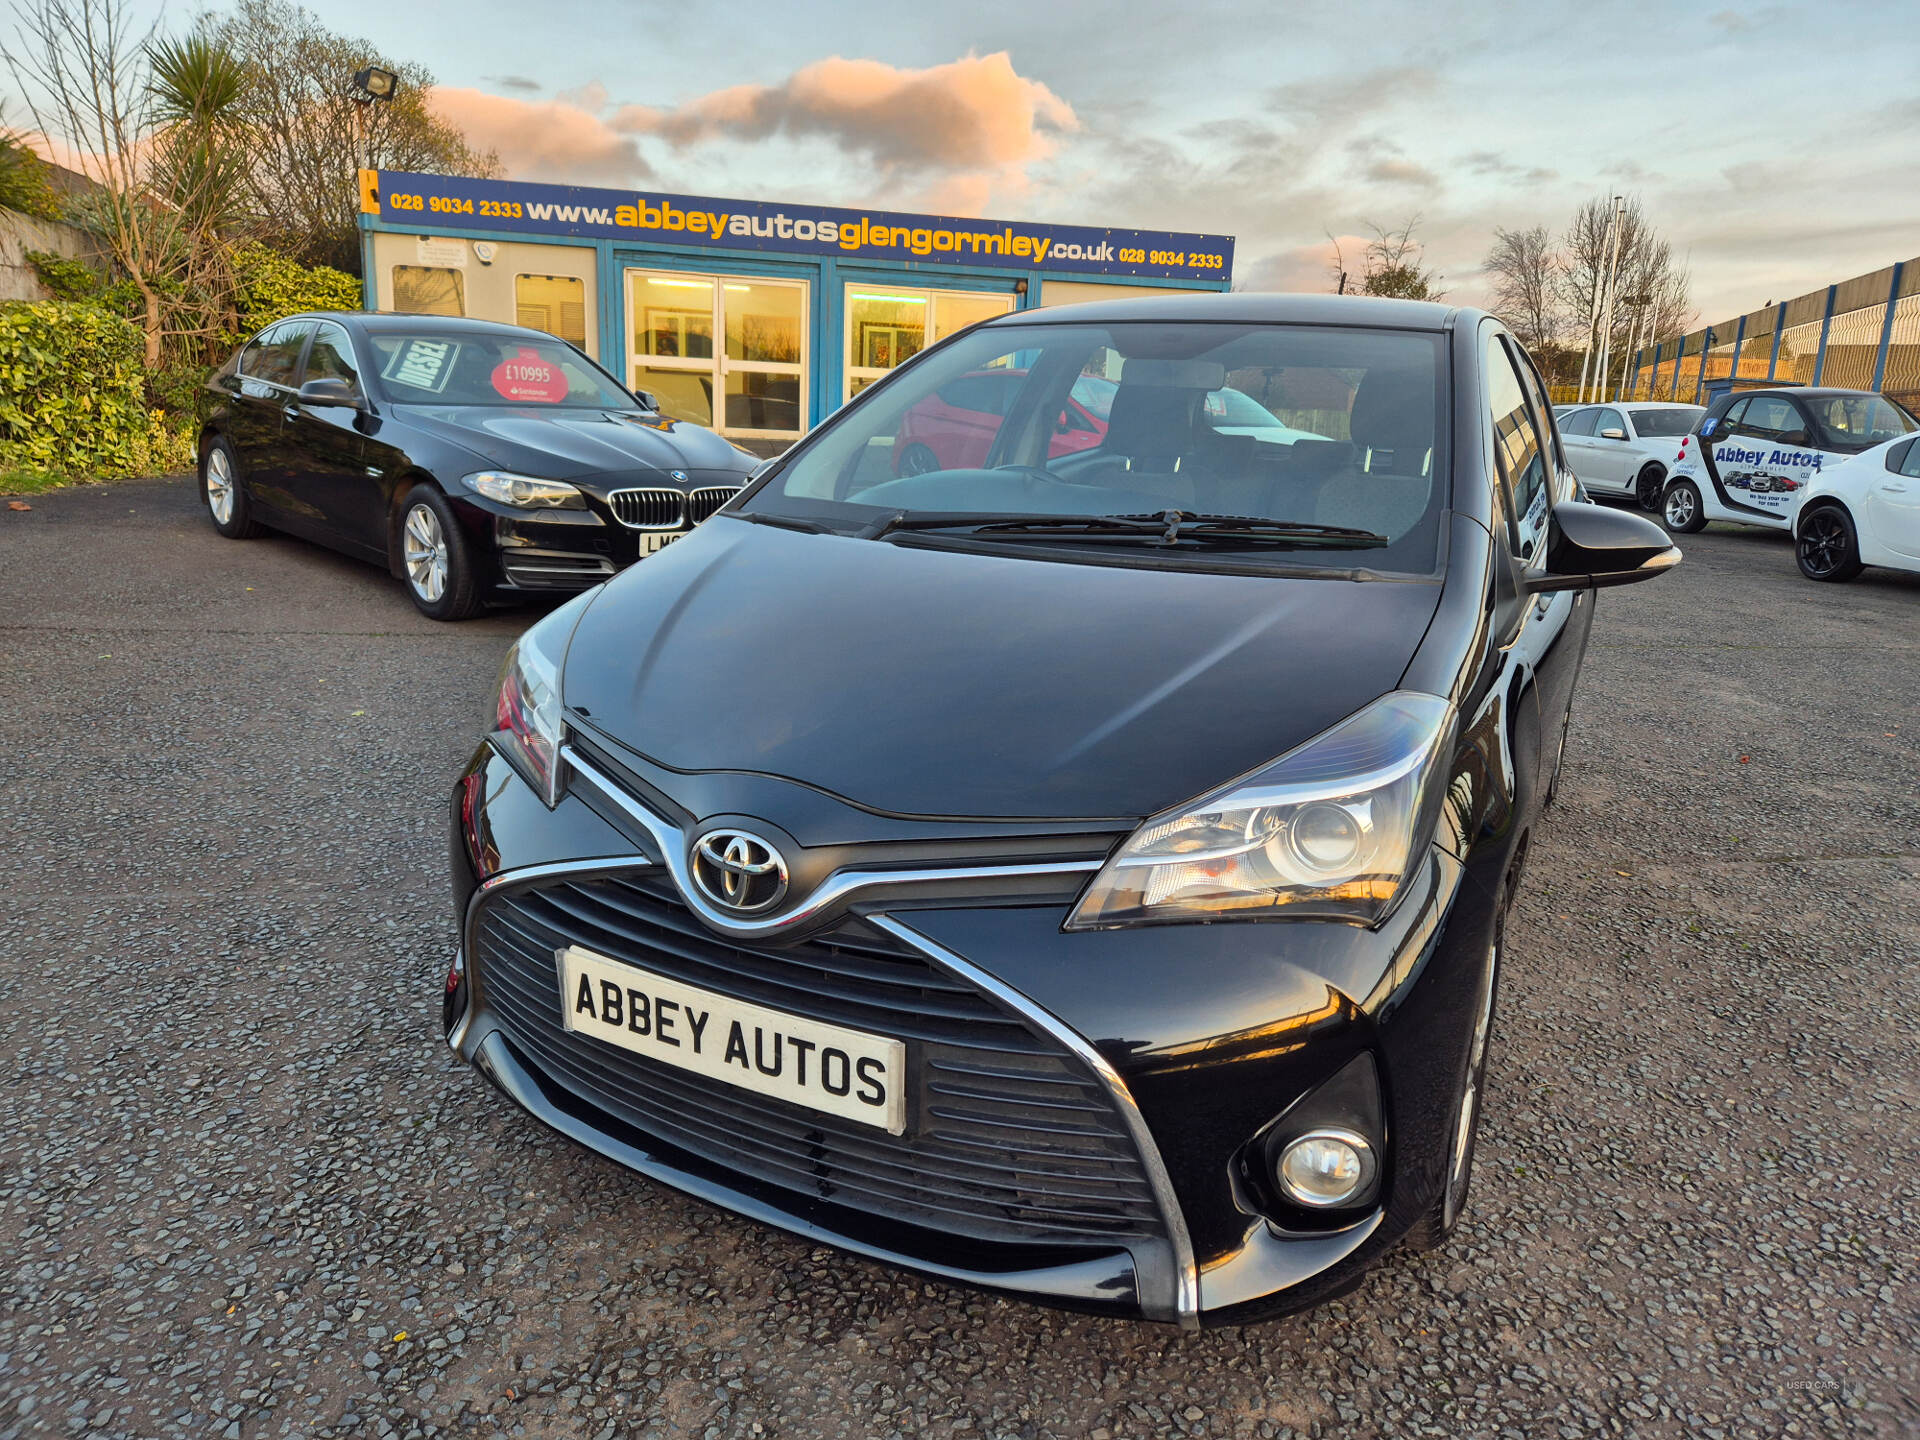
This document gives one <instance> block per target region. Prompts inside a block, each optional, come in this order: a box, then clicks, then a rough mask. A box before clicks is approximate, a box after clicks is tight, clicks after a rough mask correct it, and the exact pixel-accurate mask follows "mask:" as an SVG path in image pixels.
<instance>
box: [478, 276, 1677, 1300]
mask: <svg viewBox="0 0 1920 1440" xmlns="http://www.w3.org/2000/svg"><path fill="white" fill-rule="evenodd" d="M994 370H1002V371H1005V372H1006V374H1007V375H1008V385H1007V399H1008V403H1007V404H1006V405H1005V406H1004V407H1003V408H1001V410H1000V413H998V414H997V415H995V416H993V417H992V419H993V421H994V424H995V429H994V433H993V435H992V437H991V442H990V444H988V445H986V447H985V450H984V455H983V456H974V457H970V458H973V459H976V460H977V461H978V463H976V464H968V465H966V466H965V468H941V467H940V466H935V467H934V468H932V469H930V470H928V469H923V470H920V471H916V472H914V473H910V474H905V475H903V474H901V473H900V467H898V466H897V465H895V463H894V450H895V448H896V446H897V445H898V444H899V443H900V436H901V431H902V426H903V424H906V423H907V422H908V419H909V417H910V416H911V415H912V414H913V413H914V411H915V407H916V406H917V405H921V404H923V403H924V402H925V401H926V399H927V397H929V396H932V395H936V394H937V393H939V391H940V390H941V387H943V386H946V385H949V384H951V383H952V382H954V381H955V380H957V379H959V378H961V377H965V376H972V375H978V374H980V373H982V372H990V371H994ZM1083 376H1095V377H1099V378H1101V379H1103V380H1105V381H1108V382H1111V384H1112V387H1113V389H1112V408H1111V412H1110V415H1109V417H1108V421H1107V428H1106V430H1105V433H1104V434H1103V435H1102V436H1101V437H1100V439H1099V443H1098V444H1097V445H1095V446H1093V447H1091V448H1087V447H1085V446H1083V445H1081V444H1079V443H1078V442H1079V439H1080V438H1081V437H1075V440H1076V443H1075V444H1074V445H1073V446H1071V447H1070V446H1065V445H1061V444H1059V443H1057V442H1058V440H1059V437H1060V433H1061V429H1060V427H1061V426H1062V425H1063V423H1065V422H1064V421H1063V418H1062V417H1063V416H1064V415H1066V413H1067V412H1066V400H1067V397H1068V395H1069V393H1070V392H1071V390H1072V389H1073V387H1074V385H1075V383H1076V382H1077V381H1079V380H1080V379H1081V377H1083ZM1224 391H1237V392H1239V393H1240V394H1242V395H1244V396H1247V397H1250V398H1251V399H1252V400H1253V401H1255V402H1257V404H1258V405H1259V407H1261V409H1262V410H1263V411H1264V412H1265V413H1267V414H1268V415H1270V416H1272V417H1273V418H1274V419H1275V420H1277V421H1278V422H1279V423H1277V424H1273V425H1265V424H1262V425H1257V426H1247V425H1244V424H1231V423H1230V417H1231V416H1232V415H1233V414H1234V413H1235V410H1234V407H1233V406H1231V405H1223V404H1219V403H1216V402H1214V401H1213V400H1211V399H1210V397H1215V396H1218V395H1220V394H1221V393H1222V392H1224ZM1240 408H1241V409H1245V407H1240ZM1577 494H1578V492H1577V489H1576V481H1575V479H1574V477H1573V474H1572V472H1571V471H1570V470H1569V469H1568V468H1567V465H1566V462H1565V459H1564V457H1563V456H1562V454H1561V450H1560V445H1559V441H1558V438H1557V436H1556V433H1555V430H1554V425H1553V419H1552V412H1551V410H1550V409H1549V407H1548V404H1547V397H1546V392H1545V390H1544V389H1543V388H1542V386H1541V383H1540V379H1539V376H1538V374H1537V373H1536V371H1535V369H1534V367H1533V365H1532V364H1531V362H1530V361H1529V360H1528V358H1527V356H1526V355H1525V353H1524V352H1523V351H1522V350H1521V349H1520V347H1519V346H1518V345H1517V344H1516V343H1515V342H1514V340H1513V338H1512V337H1511V336H1510V335H1509V334H1508V333H1507V332H1506V331H1505V330H1503V329H1502V328H1501V326H1500V325H1499V324H1498V323H1497V322H1496V321H1495V320H1494V319H1492V318H1491V317H1490V316H1487V315H1484V314H1480V313H1478V312H1475V311H1471V310H1460V309H1450V308H1447V307H1445V306H1440V305H1427V304H1416V303H1412V302H1403V301H1389V300H1370V299H1354V298H1346V297H1305V296H1275V295H1196V296H1191V297H1168V298H1156V299H1143V300H1138V301H1119V302H1109V303H1100V304H1094V305H1085V306H1076V307H1070V308H1063V309H1060V310H1047V311H1042V312H1039V313H1037V314H1025V315H1013V316H1008V317H1005V318H1003V319H996V320H993V321H990V322H988V323H986V324H983V325H980V326H977V327H975V328H973V329H971V330H968V331H964V332H962V333H960V334H959V335H956V336H955V337H953V338H951V339H950V340H948V341H946V342H944V343H942V344H940V345H938V346H935V347H934V348H933V349H931V350H928V351H927V352H925V353H924V354H922V355H920V356H918V357H916V358H915V359H913V360H912V361H910V362H909V363H907V364H905V365H903V366H901V367H900V368H899V369H898V370H896V371H894V372H893V373H892V375H890V376H889V377H888V378H887V379H885V380H883V381H882V382H880V383H878V384H876V385H874V386H872V387H870V388H869V389H867V390H866V391H864V392H863V393H862V394H861V395H860V397H859V398H858V399H857V400H856V401H855V402H854V403H853V404H852V405H850V406H849V407H848V408H847V409H845V410H843V411H842V412H841V413H840V414H839V415H837V416H835V417H834V418H833V419H832V420H831V421H829V422H828V423H827V424H825V425H823V426H822V427H820V428H819V429H818V430H816V431H815V432H814V433H813V434H812V435H811V436H809V437H808V438H807V439H806V440H805V441H804V442H802V443H801V444H800V445H799V446H798V447H796V448H795V449H794V450H792V451H790V452H789V453H788V454H787V455H786V456H785V457H784V458H783V459H782V460H781V461H779V462H777V463H776V465H775V466H774V468H772V469H771V470H770V471H769V472H768V473H766V474H765V475H763V476H761V477H760V478H759V479H758V480H757V481H756V483H755V484H754V485H753V486H752V487H750V488H749V489H748V491H747V492H746V493H745V494H744V495H743V496H742V497H741V498H740V499H738V500H737V501H734V502H732V503H730V504H729V505H728V506H726V507H725V508H724V509H722V510H721V511H720V513H719V514H718V515H717V516H716V517H715V518H714V519H713V520H712V521H711V522H710V523H708V524H706V525H703V526H702V527H701V528H700V529H699V530H698V531H696V532H695V533H694V534H693V535H691V536H689V537H688V538H687V539H686V540H684V541H682V542H680V543H678V544H676V545H675V546H673V548H672V549H671V550H669V551H667V552H666V553H665V554H663V555H661V556H659V557H657V558H655V559H654V560H652V561H650V562H649V563H647V564H645V565H642V566H639V567H637V568H636V569H634V570H632V571H630V572H628V573H626V574H623V575H621V576H620V577H618V578H617V579H615V580H613V581H612V582H610V583H609V584H607V585H606V586H605V587H603V588H601V589H599V590H597V591H594V592H592V593H591V594H587V595H583V596H580V597H578V598H577V599H575V600H573V601H571V602H569V603H568V604H567V605H565V606H563V607H562V608H561V609H559V610H557V611H555V612H553V613H552V614H551V615H549V616H547V617H546V618H545V619H543V620H542V621H541V622H540V623H539V624H537V625H535V626H534V627H533V628H532V629H530V630H529V631H528V632H527V633H526V634H525V635H523V636H522V637H521V639H520V640H519V642H518V643H517V644H516V646H515V647H514V649H513V651H512V652H511V654H510V656H509V659H508V661H507V664H506V666H505V669H504V672H503V675H502V680H501V685H500V691H499V696H498V709H497V714H498V728H497V729H496V730H495V732H494V733H493V734H492V735H491V736H489V737H488V738H487V740H486V741H485V743H483V744H482V745H481V746H480V748H479V749H478V751H477V752H476V753H475V754H474V756H473V758H472V761H471V762H470V764H469V765H468V767H467V769H466V771H465V773H464V774H463V775H462V776H461V778H460V780H459V782H458V783H457V785H456V786H455V789H454V795H453V810H452V865H453V877H454V892H455V900H456V903H457V908H458V914H459V917H460V946H459V951H458V954H457V956H456V958H455V961H454V963H453V967H452V969H451V971H450V972H449V974H448V977H447V985H446V991H445V995H444V1000H443V1006H444V1018H445V1022H446V1026H447V1032H448V1037H449V1040H450V1043H451V1044H452V1046H453V1048H454V1050H455V1051H456V1052H457V1053H458V1054H459V1055H461V1056H462V1057H464V1058H465V1059H466V1060H468V1061H470V1062H472V1063H473V1064H474V1065H475V1066H477V1067H478V1068H479V1069H480V1070H481V1071H482V1072H483V1073H484V1074H485V1075H486V1076H487V1077H488V1078H490V1079H491V1080H492V1081H493V1082H494V1083H495V1084H496V1085H497V1086H498V1087H499V1088H500V1089H501V1090H503V1091H505V1092H506V1094H507V1095H508V1096H509V1097H511V1098H512V1099H513V1100H515V1101H516V1102H518V1103H519V1104H520V1105H522V1106H524V1107H526V1109H528V1110H529V1111H531V1112H532V1113H533V1114H534V1115H536V1116H538V1117H539V1118H540V1119H542V1120H543V1121H545V1122H546V1123H547V1124H549V1125H551V1126H553V1127H554V1128H556V1129H558V1130H560V1131H561V1132H562V1133H564V1134H566V1135H568V1136H571V1137H572V1138H573V1139H575V1140H577V1141H579V1142H580V1143H582V1144H583V1145H586V1146H588V1147H590V1148H592V1149H594V1150H597V1151H599V1152H600V1153H601V1154H603V1155H606V1156H609V1157H611V1158H612V1159H614V1160H616V1161H618V1162H619V1163H621V1164H624V1165H627V1166H630V1167H632V1168H633V1169H635V1170H638V1171H641V1172H643V1173H644V1174H646V1175H649V1176H652V1177H654V1178H656V1179H658V1180H660V1181H663V1182H665V1183H667V1184H670V1185H673V1186H676V1187H678V1188H680V1189H683V1190H686V1191H690V1192H692V1193H693V1194H695V1195H698V1196H702V1197H704V1198H706V1199H708V1200H711V1201H714V1202H717V1203H719V1204H721V1205H723V1206H726V1207H728V1208H730V1209H732V1210H734V1211H737V1212H738V1213H740V1214H742V1215H746V1216H750V1217H753V1218H755V1219H758V1220H762V1221H766V1222H769V1223H772V1224H775V1225H778V1226H781V1227H784V1228H786V1229H789V1230H792V1231H795V1232H797V1233H799V1234H802V1235H805V1236H808V1237H811V1238H815V1239H819V1240H824V1241H828V1242H831V1243H833V1244H836V1245H839V1246H841V1247H844V1248H845V1249H847V1250H850V1251H853V1252H856V1253H859V1254H862V1255H867V1256H874V1257H880V1258H883V1259H885V1260H887V1261H890V1262H893V1263H897V1264H899V1265H903V1266H907V1267H911V1268H912V1269H915V1270H917V1271H920V1272H923V1273H927V1274H932V1275H939V1276H945V1277H949V1278H952V1279H956V1280H960V1281H964V1282H967V1283H970V1284H975V1285H980V1286H987V1287H991V1288H994V1289H998V1290H1001V1291H1006V1292H1014V1293H1018V1294H1021V1295H1025V1296H1029V1297H1034V1298H1039V1299H1045V1300H1049V1301H1052V1302H1056V1303H1060V1304H1064V1305H1070V1306H1077V1307H1089V1308H1095V1309H1105V1310H1110V1311H1114V1312H1118V1313H1124V1314H1132V1315H1141V1316H1146V1317H1149V1318H1152V1319H1157V1320H1165V1321H1172V1322H1177V1323H1180V1324H1183V1325H1195V1324H1200V1323H1232V1322H1240V1321H1247V1320H1254V1319H1260V1318H1264V1317H1267V1316H1270V1315H1274V1314H1277V1313H1280V1312H1282V1311H1285V1310H1288V1309H1293V1308H1298V1307H1300V1306H1303V1305H1308V1304H1312V1303H1315V1302H1317V1301H1320V1300H1323V1299H1326V1298H1327V1297H1329V1296H1332V1295H1335V1294H1338V1293H1341V1292H1343V1291H1344V1290H1347V1289H1349V1288H1351V1287H1352V1286H1353V1285H1354V1284H1356V1283H1357V1282H1358V1280H1359V1278H1360V1276H1361V1274H1362V1273H1363V1271H1364V1270H1365V1269H1366V1267H1368V1266H1369V1265H1370V1264H1371V1263H1373V1262H1374V1261H1376V1260H1377V1259H1379V1258H1380V1257H1381V1256H1382V1255H1383V1254H1384V1253H1385V1252H1387V1251H1388V1250H1389V1249H1391V1248H1392V1247H1394V1246H1396V1245H1400V1244H1402V1243H1406V1244H1411V1245H1415V1246H1423V1247H1424V1246H1435V1245H1438V1244H1440V1243H1441V1242H1443V1241H1444V1240H1445V1239H1446V1238H1447V1236H1448V1235H1449V1233H1450V1232H1451V1231H1452V1230H1453V1229H1454V1227H1455V1226H1456V1225H1457V1224H1458V1223H1459V1221H1460V1216H1461V1210H1462V1205H1463V1203H1464V1201H1465V1199H1466V1194H1467V1186H1468V1178H1469V1174H1470V1171H1471V1167H1472V1162H1473V1152H1474V1138H1475V1134H1476V1131H1477V1127H1478V1126H1479V1124H1480V1118H1481V1113H1482V1112H1481V1096H1482V1095H1483V1093H1484V1091H1485V1084H1486V1076H1487V1057H1488V1037H1489V1034H1490V1031H1491V1028H1492V1024H1493V1016H1494V1007H1495V1000H1496V996H1497V995H1498V993H1499V988H1500V986H1499V982H1500V975H1501V972H1502V970H1503V969H1504V968H1506V967H1508V966H1512V965H1524V964H1525V963H1526V957H1525V956H1524V955H1510V954H1509V953H1508V952H1507V950H1506V947H1505V944H1504V934H1505V929H1504V927H1505V920H1506V916H1507V913H1508V908H1509V906H1510V905H1511V903H1512V900H1513V895H1514V887H1515V886H1516V885H1517V884H1518V883H1519V881H1520V878H1521V875H1522V873H1523V868H1524V862H1525V859H1526V855H1527V851H1528V847H1529V845H1530V843H1532V836H1533V834H1534V831H1535V827H1536V823H1537V821H1538V820H1539V818H1540V814H1541V810H1542V807H1543V806H1544V805H1545V804H1546V802H1547V799H1548V797H1549V796H1550V795H1551V794H1552V790H1553V784H1554V780H1555V777H1556V774H1557V772H1558V769H1559V764H1560V757H1561V750H1562V741H1563V736H1564V733H1565V729H1566V723H1567V715H1568V707H1569V704H1570V702H1571V698H1572V695H1573V689H1574V681H1575V677H1576V674H1577V672H1578V670H1579V666H1580V661H1581V655H1582V651H1583V649H1584V646H1585V643H1586V639H1587V634H1588V629H1589V627H1590V625H1591V623H1592V619H1593V609H1594V604H1593V592H1594V590H1595V589H1596V588H1597V587H1602V586H1612V585H1618V584H1623V583H1625V582H1628V581H1633V580H1640V579H1643V578H1646V577H1648V576H1651V575H1655V574H1658V573H1660V572H1661V571H1662V570H1664V569H1665V568H1667V567H1669V566H1671V565H1673V564H1674V563H1675V562H1676V561H1677V560H1678V559H1679V553H1678V552H1677V551H1676V550H1674V549H1672V548H1671V547H1670V544H1669V541H1668V539H1667V536H1666V535H1665V533H1664V532H1663V531H1662V530H1661V529H1660V527H1659V526H1658V525H1656V524H1654V523H1652V522H1651V521H1649V520H1647V519H1645V518H1644V517H1640V516H1637V515H1632V514H1627V513H1624V512H1620V511H1614V510H1609V509H1604V508H1600V507H1596V506H1592V505H1588V504H1585V503H1583V502H1581V501H1580V500H1579V499H1578V498H1577Z"/></svg>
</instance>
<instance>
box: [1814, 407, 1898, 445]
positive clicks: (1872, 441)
mask: <svg viewBox="0 0 1920 1440" xmlns="http://www.w3.org/2000/svg"><path fill="white" fill-rule="evenodd" d="M1813 414H1814V419H1815V420H1816V421H1817V422H1818V423H1819V426H1820V429H1821V431H1822V432H1823V434H1824V436H1825V439H1826V442H1827V443H1828V444H1829V445H1831V446H1832V447H1833V448H1834V449H1836V450H1866V449H1870V448H1871V447H1872V446H1875V445H1881V444H1884V443H1885V442H1887V441H1888V440H1891V439H1893V438H1894V437H1895V436H1898V435H1906V434H1909V433H1910V432H1912V430H1913V429H1914V420H1913V417H1912V416H1910V415H1908V414H1907V413H1906V411H1904V410H1902V409H1900V408H1899V407H1898V406H1897V405H1892V404H1889V403H1888V402H1887V401H1885V400H1883V399H1881V398H1880V397H1879V396H1878V395H1823V396H1820V397H1819V398H1817V399H1815V400H1814V401H1813Z"/></svg>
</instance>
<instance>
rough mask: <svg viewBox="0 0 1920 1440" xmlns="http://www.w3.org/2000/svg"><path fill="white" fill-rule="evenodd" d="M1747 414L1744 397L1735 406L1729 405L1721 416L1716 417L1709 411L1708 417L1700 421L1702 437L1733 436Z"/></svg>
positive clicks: (1734, 403) (1735, 402)
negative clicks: (1735, 428) (1736, 427)
mask: <svg viewBox="0 0 1920 1440" xmlns="http://www.w3.org/2000/svg"><path fill="white" fill-rule="evenodd" d="M1746 413H1747V400H1746V397H1745V396H1744V395H1743V396H1741V397H1740V398H1739V399H1738V400H1735V401H1734V402H1733V404H1731V405H1729V406H1728V407H1727V408H1726V409H1725V410H1724V411H1723V412H1721V413H1720V414H1719V415H1715V414H1714V413H1713V412H1712V411H1711V410H1709V411H1708V412H1707V413H1706V416H1705V417H1704V418H1703V419H1702V420H1701V421H1700V434H1701V437H1702V438H1703V439H1704V438H1708V437H1711V436H1714V435H1731V434H1732V433H1733V431H1734V427H1735V426H1737V425H1738V424H1739V423H1740V421H1741V419H1742V418H1743V417H1744V416H1745V415H1746Z"/></svg>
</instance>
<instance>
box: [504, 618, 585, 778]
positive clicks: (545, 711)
mask: <svg viewBox="0 0 1920 1440" xmlns="http://www.w3.org/2000/svg"><path fill="white" fill-rule="evenodd" d="M599 593H600V592H599V590H598V589H597V588H596V589H593V590H589V591H587V592H586V593H585V594H584V595H576V596H575V597H574V598H573V599H571V600H569V601H568V602H567V603H566V604H564V605H562V606H561V607H560V608H559V609H558V610H555V611H554V612H553V613H552V614H550V615H548V616H547V617H546V618H545V619H544V620H542V621H540V623H539V624H537V625H535V626H534V627H533V628H532V629H530V630H528V631H527V632H526V633H525V634H524V635H522V636H521V637H520V638H519V639H518V640H516V641H514V642H513V647H512V648H511V649H510V650H508V651H507V659H506V663H505V664H504V665H502V666H501V667H500V693H499V696H498V698H497V700H496V701H495V703H494V719H495V728H494V732H493V737H492V738H493V744H494V748H495V749H497V750H498V751H499V752H500V753H501V754H502V755H504V756H506V757H507V759H508V761H509V762H510V763H511V764H512V765H513V767H514V768H515V769H516V770H518V771H519V772H520V778H521V779H523V780H525V781H526V782H527V783H528V784H529V785H531V786H532V787H533V788H534V790H535V791H536V792H538V794H539V796H540V798H541V799H542V800H544V801H546V802H547V808H548V809H552V808H553V807H554V806H555V805H558V804H559V803H560V791H561V789H562V780H563V778H564V777H563V776H562V774H561V767H560V742H561V741H562V740H563V739H565V738H566V721H565V719H564V718H563V712H562V710H561V708H560V667H561V664H562V662H563V661H564V660H565V659H566V655H567V644H568V642H569V641H571V640H572V639H573V627H574V626H575V625H577V624H579V622H580V617H581V616H582V615H584V614H586V612H587V607H588V606H589V605H591V604H592V603H593V599H594V597H595V596H596V595H598V594H599Z"/></svg>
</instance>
